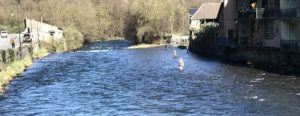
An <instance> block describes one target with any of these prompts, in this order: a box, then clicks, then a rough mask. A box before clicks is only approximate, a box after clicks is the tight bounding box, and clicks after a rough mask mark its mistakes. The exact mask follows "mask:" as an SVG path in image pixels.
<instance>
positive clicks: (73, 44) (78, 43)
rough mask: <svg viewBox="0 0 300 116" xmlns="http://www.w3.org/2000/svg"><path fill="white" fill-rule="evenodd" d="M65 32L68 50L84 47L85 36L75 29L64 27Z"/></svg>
mask: <svg viewBox="0 0 300 116" xmlns="http://www.w3.org/2000/svg"><path fill="white" fill-rule="evenodd" d="M63 30H64V38H65V39H66V44H67V48H68V50H74V49H77V48H80V47H82V45H83V42H84V38H83V34H82V33H81V32H80V31H79V30H78V29H76V28H74V27H64V28H63Z"/></svg>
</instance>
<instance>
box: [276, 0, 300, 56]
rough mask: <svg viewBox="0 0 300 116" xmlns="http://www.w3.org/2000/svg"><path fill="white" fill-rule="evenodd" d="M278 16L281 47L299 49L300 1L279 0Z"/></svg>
mask: <svg viewBox="0 0 300 116" xmlns="http://www.w3.org/2000/svg"><path fill="white" fill-rule="evenodd" d="M280 18H281V21H280V26H281V30H280V33H281V35H280V42H281V48H282V49H284V50H297V51H300V1H299V0H280Z"/></svg>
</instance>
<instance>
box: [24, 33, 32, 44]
mask: <svg viewBox="0 0 300 116" xmlns="http://www.w3.org/2000/svg"><path fill="white" fill-rule="evenodd" d="M31 41H32V35H31V34H30V33H25V34H24V35H23V42H24V43H26V42H31Z"/></svg>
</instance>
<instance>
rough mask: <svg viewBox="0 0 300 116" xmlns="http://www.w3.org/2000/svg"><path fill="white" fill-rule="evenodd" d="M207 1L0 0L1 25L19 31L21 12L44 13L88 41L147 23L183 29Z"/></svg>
mask: <svg viewBox="0 0 300 116" xmlns="http://www.w3.org/2000/svg"><path fill="white" fill-rule="evenodd" d="M205 1H212V0H0V25H1V26H0V28H2V29H7V30H10V31H16V29H17V28H16V27H17V19H18V18H17V17H18V16H19V17H20V19H21V20H20V21H22V19H24V18H25V17H28V18H31V19H36V20H40V19H41V17H43V21H44V22H46V23H49V24H53V25H57V26H59V27H73V28H75V29H77V30H79V31H80V32H81V33H82V34H83V35H84V37H85V39H86V40H87V41H89V40H93V39H105V38H109V37H124V36H126V37H136V36H137V35H136V34H137V32H138V31H139V28H143V27H146V28H147V29H148V28H149V29H152V30H153V31H155V32H157V33H159V34H165V33H172V32H174V33H183V32H186V31H187V30H186V29H187V25H188V17H187V16H188V9H189V8H190V7H199V6H200V5H201V3H203V2H205ZM214 1H219V0H214ZM17 7H19V13H18V12H17ZM18 14H19V15H18Z"/></svg>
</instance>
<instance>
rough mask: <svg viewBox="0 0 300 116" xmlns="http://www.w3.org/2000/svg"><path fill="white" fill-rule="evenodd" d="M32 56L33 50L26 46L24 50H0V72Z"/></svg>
mask: <svg viewBox="0 0 300 116" xmlns="http://www.w3.org/2000/svg"><path fill="white" fill-rule="evenodd" d="M28 55H30V56H32V55H33V52H32V48H31V47H29V46H24V47H22V49H21V50H20V49H7V50H0V71H4V70H6V67H7V66H8V65H9V64H10V63H12V62H14V61H17V60H21V59H24V58H25V57H26V56H28Z"/></svg>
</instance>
